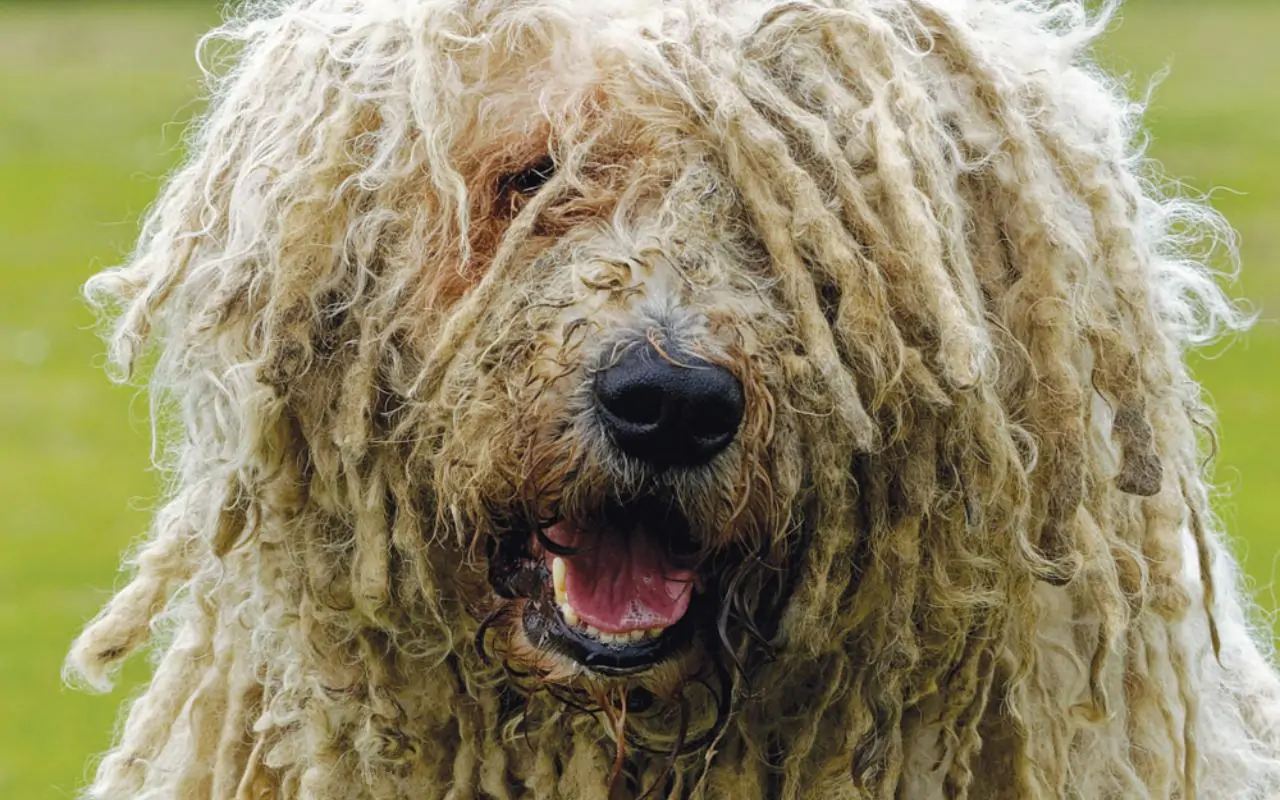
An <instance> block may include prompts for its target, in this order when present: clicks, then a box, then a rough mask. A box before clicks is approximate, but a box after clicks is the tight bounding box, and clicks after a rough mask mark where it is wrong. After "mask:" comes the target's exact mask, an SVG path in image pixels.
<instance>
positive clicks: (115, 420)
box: [0, 0, 1280, 800]
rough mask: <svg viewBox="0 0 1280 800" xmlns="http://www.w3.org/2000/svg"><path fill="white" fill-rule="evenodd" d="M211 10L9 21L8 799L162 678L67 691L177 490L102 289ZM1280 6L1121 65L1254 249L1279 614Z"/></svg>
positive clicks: (1252, 552)
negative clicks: (99, 296)
mask: <svg viewBox="0 0 1280 800" xmlns="http://www.w3.org/2000/svg"><path fill="white" fill-rule="evenodd" d="M217 17H218V14H217V10H216V8H215V7H214V6H213V4H211V3H197V2H189V3H168V4H165V3H154V2H152V3H141V2H137V3H123V2H120V3H117V2H102V1H101V0H99V1H98V2H41V3H34V2H26V3H14V2H2V3H0V454H2V457H0V487H3V488H2V489H0V491H2V492H3V494H2V495H0V798H6V799H8V798H14V799H15V800H27V799H28V798H62V797H72V796H74V795H75V792H76V790H77V788H78V787H79V786H81V785H82V784H83V782H84V780H85V779H86V777H87V776H88V775H89V767H88V766H87V762H88V758H89V756H90V754H92V753H95V752H97V751H99V750H101V749H102V748H103V747H104V746H105V745H106V744H107V741H108V738H109V735H110V731H111V729H112V726H113V722H114V719H115V713H116V709H117V707H118V706H119V704H120V702H121V700H122V699H123V698H124V697H126V696H127V694H128V692H129V691H130V687H136V685H137V681H138V680H139V679H140V678H141V677H142V675H143V674H144V673H145V664H141V663H137V662H136V661H135V663H133V664H131V665H130V667H129V669H127V670H126V673H125V679H124V680H123V681H122V682H121V686H120V688H118V689H117V691H116V692H115V693H113V694H111V695H108V696H105V697H95V696H90V695H85V694H82V693H78V692H75V691H72V690H70V689H65V688H63V687H62V686H61V685H60V683H59V677H58V672H59V666H60V664H61V661H62V657H63V654H64V652H65V650H66V647H67V645H68V643H69V642H70V641H71V639H72V638H73V637H74V636H75V634H76V632H77V630H78V628H79V626H80V625H81V624H82V623H83V622H84V621H85V620H86V619H88V618H89V617H90V616H91V615H92V614H93V613H94V612H95V611H96V610H97V609H98V607H99V606H100V605H101V604H102V603H103V602H104V601H105V600H106V599H107V598H108V596H109V595H110V592H111V588H112V586H113V585H115V584H116V583H117V582H118V580H119V579H118V577H117V571H116V570H117V564H118V558H119V555H120V553H121V551H122V550H124V549H126V548H127V547H128V546H129V545H130V543H131V542H132V541H134V540H135V539H136V537H137V536H138V535H139V534H140V533H141V532H143V531H144V530H145V528H146V525H147V520H148V516H149V512H150V510H151V509H152V508H153V507H154V505H155V501H156V496H157V493H158V487H159V476H158V475H157V474H155V473H154V472H153V471H151V470H150V468H149V459H148V447H149V443H148V423H147V416H146V412H147V402H146V398H145V396H143V395H142V394H141V393H140V392H139V391H138V390H137V389H133V388H128V387H118V386H113V385H111V384H110V383H108V381H107V380H106V378H105V377H104V376H103V374H102V373H101V371H100V369H99V367H100V365H101V361H102V357H101V353H102V349H103V348H102V345H101V343H100V342H99V341H98V339H97V338H96V336H95V334H94V332H93V330H92V318H91V316H90V315H89V313H88V312H87V311H86V310H85V308H84V306H83V303H82V302H81V301H80V299H79V294H78V292H79V287H80V285H81V283H82V282H83V281H84V280H85V278H87V277H88V276H89V275H90V274H92V273H93V272H94V271H96V270H97V269H100V268H102V267H104V266H108V265H111V264H114V263H116V262H118V261H119V260H120V259H121V258H122V257H123V255H124V254H125V253H126V252H127V250H128V248H129V246H130V243H131V241H132V240H133V238H134V236H135V234H136V231H137V228H136V223H137V219H138V216H139V214H140V213H141V212H142V211H143V210H144V209H145V208H146V206H147V204H148V202H149V201H150V199H151V198H152V197H153V195H154V193H155V191H156V188H157V184H158V182H159V180H160V177H161V176H163V175H164V173H165V172H166V171H167V170H168V169H169V168H170V167H171V166H172V165H173V164H174V163H175V161H176V160H177V159H178V158H179V156H180V155H181V152H180V143H181V132H182V128H183V123H184V122H185V121H186V120H188V119H190V117H191V115H192V114H194V113H195V112H196V111H198V109H199V105H198V103H197V101H196V98H197V96H198V93H199V84H198V82H197V79H196V74H197V71H196V68H195V63H194V60H193V50H194V46H195V42H196V38H197V36H198V35H199V33H200V32H201V31H203V30H205V29H207V28H208V27H209V26H210V25H211V24H213V23H214V22H215V21H216V20H217ZM1278 38H1280V3H1275V2H1268V0H1257V1H1256V2H1244V1H1243V0H1233V1H1226V0H1218V2H1214V3H1205V2H1201V1H1199V0H1137V1H1136V2H1133V3H1130V5H1129V6H1128V7H1127V10H1126V11H1125V12H1124V14H1123V15H1122V19H1121V20H1120V21H1119V22H1118V23H1117V24H1116V25H1114V26H1113V31H1112V33H1111V34H1110V35H1109V36H1108V37H1107V39H1106V40H1105V42H1104V44H1103V48H1102V51H1103V54H1104V57H1105V59H1106V61H1107V62H1108V63H1110V64H1111V65H1112V66H1113V67H1115V68H1116V69H1118V70H1120V71H1121V72H1123V73H1126V74H1129V75H1131V76H1132V79H1131V81H1130V86H1131V89H1132V90H1133V91H1134V92H1140V91H1141V90H1142V89H1143V88H1144V87H1145V85H1146V80H1147V78H1148V77H1150V76H1151V75H1152V74H1154V73H1156V72H1157V71H1159V70H1160V69H1161V68H1163V67H1165V66H1169V67H1170V68H1171V69H1172V72H1171V73H1170V75H1169V77H1168V78H1167V79H1166V80H1165V81H1164V82H1163V84H1162V85H1161V87H1160V88H1159V89H1158V90H1157V92H1156V94H1155V96H1154V100H1153V102H1152V105H1151V108H1150V113H1149V121H1150V125H1151V131H1152V134H1153V141H1152V146H1151V153H1152V154H1153V155H1154V156H1155V157H1156V158H1158V159H1160V160H1161V161H1163V163H1164V164H1165V167H1166V169H1167V171H1168V172H1169V174H1170V175H1172V176H1174V177H1176V178H1179V179H1182V180H1184V181H1185V182H1186V184H1187V185H1188V186H1189V187H1191V188H1192V189H1195V190H1200V191H1208V190H1214V189H1216V187H1228V188H1223V189H1217V190H1216V191H1214V192H1213V202H1214V205H1215V206H1216V207H1217V208H1218V209H1220V210H1221V211H1222V212H1223V213H1225V214H1226V215H1227V217H1228V218H1229V219H1230V220H1231V221H1232V222H1233V223H1234V225H1235V226H1236V227H1237V229H1238V230H1239V231H1240V233H1241V235H1242V238H1243V256H1244V265H1245V268H1244V273H1243V277H1242V280H1241V283H1240V284H1239V285H1238V286H1237V287H1235V293H1236V294H1237V295H1238V296H1241V297H1244V298H1247V299H1248V300H1249V301H1251V303H1252V304H1253V305H1254V307H1256V308H1257V309H1259V310H1260V311H1261V313H1262V318H1261V322H1260V323H1259V324H1258V325H1257V326H1256V327H1255V328H1254V329H1253V331H1251V332H1250V333H1249V334H1248V335H1246V336H1244V337H1242V338H1241V339H1239V340H1236V341H1235V342H1234V343H1232V344H1231V345H1230V346H1229V347H1223V346H1217V347H1215V348H1214V350H1213V354H1212V355H1213V357H1212V358H1208V359H1197V361H1196V366H1195V368H1196V371H1197V374H1198V375H1199V376H1200V377H1201V378H1202V380H1203V381H1204V382H1205V384H1206V386H1207V387H1208V390H1209V392H1210V393H1211V395H1212V397H1213V400H1214V403H1215V405H1216V406H1217V408H1218V410H1219V413H1220V415H1221V423H1222V425H1221V427H1222V447H1221V454H1220V457H1219V461H1218V469H1217V478H1218V482H1219V484H1220V485H1221V486H1222V487H1223V489H1224V493H1223V496H1222V497H1221V498H1220V500H1219V503H1218V508H1219V512H1220V514H1221V515H1222V517H1223V519H1224V520H1225V522H1226V524H1227V527H1228V529H1229V530H1230V532H1231V534H1232V536H1233V539H1234V541H1235V542H1236V545H1237V548H1238V551H1239V552H1240V554H1241V555H1242V556H1243V557H1244V559H1245V564H1246V568H1247V570H1248V573H1249V575H1250V579H1251V581H1252V585H1253V587H1254V588H1255V590H1256V594H1257V597H1258V599H1259V602H1260V604H1261V605H1262V606H1263V607H1264V608H1266V609H1274V608H1275V607H1276V605H1277V603H1276V598H1275V594H1274V592H1273V588H1272V584H1273V580H1274V573H1275V558H1276V553H1277V550H1278V549H1280V548H1278V547H1277V545H1280V458H1277V457H1276V453H1275V451H1276V449H1277V445H1280V437H1278V436H1277V435H1276V433H1275V430H1276V422H1277V421H1276V415H1277V412H1280V326H1277V325H1276V323H1275V321H1274V320H1275V318H1276V317H1275V312H1274V309H1277V308H1280V229H1278V228H1277V225H1276V221H1277V215H1280V47H1278V46H1277V44H1276V42H1277V39H1278Z"/></svg>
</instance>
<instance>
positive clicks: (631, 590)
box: [545, 522, 694, 633]
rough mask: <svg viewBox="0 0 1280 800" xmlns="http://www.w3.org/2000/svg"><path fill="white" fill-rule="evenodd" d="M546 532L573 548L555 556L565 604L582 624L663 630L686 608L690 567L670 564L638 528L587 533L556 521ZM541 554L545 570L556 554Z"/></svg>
mask: <svg viewBox="0 0 1280 800" xmlns="http://www.w3.org/2000/svg"><path fill="white" fill-rule="evenodd" d="M546 534H547V537H548V538H550V539H551V541H553V542H555V543H556V544H560V545H563V546H565V547H572V548H574V549H575V550H576V551H577V552H575V553H574V554H573V555H568V556H560V558H562V559H564V562H565V591H566V593H567V594H568V596H569V605H571V606H573V610H574V611H575V612H577V614H578V617H579V618H580V619H581V620H582V622H583V623H584V624H587V625H591V626H594V627H596V628H598V629H600V630H601V631H604V632H605V633H627V632H629V631H634V630H643V629H645V628H665V627H668V626H670V625H674V624H675V623H677V622H679V621H680V618H681V617H683V616H684V613H685V612H686V611H688V610H689V600H690V599H691V598H692V597H693V581H694V572H693V570H690V569H682V568H679V567H676V566H674V565H672V564H671V562H670V561H669V560H668V559H667V554H666V551H665V549H664V548H663V547H662V546H661V545H660V544H658V543H655V542H654V541H653V540H652V538H651V537H649V536H647V535H645V533H644V532H642V531H640V530H633V531H631V532H630V533H629V534H628V533H624V532H622V531H615V530H605V531H601V532H599V533H589V532H587V531H582V530H580V529H578V528H575V527H573V526H572V525H569V524H568V523H564V522H561V523H559V524H556V525H553V526H552V527H551V528H549V529H547V531H546ZM545 558H546V563H547V569H548V571H550V569H551V562H552V561H553V560H554V559H555V558H556V556H555V554H554V553H550V552H548V553H546V555H545Z"/></svg>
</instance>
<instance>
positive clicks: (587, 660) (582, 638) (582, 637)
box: [521, 597, 700, 677]
mask: <svg viewBox="0 0 1280 800" xmlns="http://www.w3.org/2000/svg"><path fill="white" fill-rule="evenodd" d="M699 605H700V604H699V603H698V602H697V599H696V598H695V600H694V603H693V604H691V605H690V607H689V610H688V611H687V612H685V615H684V616H683V617H681V618H680V620H679V621H678V622H676V623H675V624H673V625H671V626H670V627H668V628H666V629H665V630H664V631H663V632H662V633H661V634H660V635H658V636H656V637H654V638H646V639H642V640H640V641H637V642H630V643H627V644H613V643H605V642H601V641H599V640H597V639H593V638H591V637H590V636H588V635H587V634H586V633H584V632H582V631H580V630H577V629H576V628H573V627H571V626H570V625H569V624H568V623H566V622H565V621H564V618H563V617H561V616H560V612H559V610H558V609H557V608H556V606H555V604H554V603H552V602H551V601H550V600H549V599H547V598H545V597H537V598H533V599H530V600H529V601H528V602H527V603H526V604H525V607H524V613H523V614H522V615H521V617H522V624H523V627H524V632H525V636H527V637H528V638H529V642H530V643H531V644H533V645H534V646H535V647H538V648H540V649H544V650H550V651H553V652H557V653H559V654H561V655H563V656H566V657H568V658H570V659H572V660H574V661H576V662H577V663H579V664H581V665H582V666H584V667H586V668H587V669H589V670H591V671H593V672H596V673H599V674H601V675H606V676H609V677H624V676H628V675H636V674H639V673H642V672H644V671H646V670H648V669H649V668H651V667H654V666H656V665H658V664H660V663H662V662H663V661H665V660H667V659H669V658H671V657H673V656H675V655H677V654H678V653H680V652H681V651H682V650H684V649H685V648H686V647H688V646H689V645H690V643H691V642H692V640H693V632H694V629H695V627H696V624H697V622H696V617H697V611H698V606H699Z"/></svg>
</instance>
